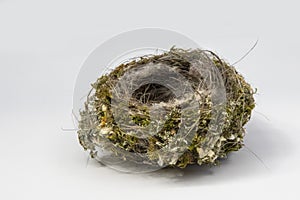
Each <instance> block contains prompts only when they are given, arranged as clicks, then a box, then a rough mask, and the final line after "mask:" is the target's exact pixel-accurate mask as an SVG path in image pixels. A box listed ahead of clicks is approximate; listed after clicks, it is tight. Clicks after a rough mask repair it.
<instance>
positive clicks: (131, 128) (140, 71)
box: [78, 48, 255, 168]
mask: <svg viewBox="0 0 300 200" xmlns="http://www.w3.org/2000/svg"><path fill="white" fill-rule="evenodd" d="M254 93H255V91H254V90H253V89H252V88H251V86H250V85H249V84H248V83H247V82H246V81H245V80H244V78H243V77H242V76H241V75H240V74H239V73H238V72H237V71H236V70H235V68H234V67H233V66H230V65H229V64H228V63H226V62H225V61H224V60H222V59H220V58H219V57H218V56H217V55H216V54H214V53H213V52H210V51H204V50H200V49H194V50H183V49H178V48H171V49H170V50H169V51H167V52H164V53H162V54H159V55H145V56H143V57H139V58H134V59H131V60H129V61H127V62H125V63H123V64H121V65H119V66H117V67H116V68H115V69H114V70H112V71H111V72H109V73H106V74H104V75H102V76H101V77H99V78H98V80H97V81H96V82H95V83H93V84H92V90H91V93H90V94H89V95H88V97H87V100H86V102H85V105H84V108H83V109H82V110H81V111H80V120H79V130H78V137H79V141H80V144H81V145H82V146H83V148H84V149H85V150H88V151H89V152H90V155H91V157H92V158H96V159H97V160H99V161H103V162H104V163H106V164H107V163H108V165H109V164H111V165H116V164H118V163H122V162H123V163H124V162H127V163H128V162H129V163H130V165H133V164H134V165H139V164H141V165H146V166H150V167H151V166H153V167H167V166H177V167H180V168H185V167H186V166H187V165H189V164H199V165H202V164H213V165H215V164H217V163H218V161H219V158H225V157H226V156H227V154H228V153H229V152H232V151H237V150H239V149H240V148H241V147H242V146H243V138H244V133H245V129H244V125H245V124H246V123H247V122H248V121H249V119H250V116H251V111H252V110H253V108H254V106H255V102H254V98H253V94H254Z"/></svg>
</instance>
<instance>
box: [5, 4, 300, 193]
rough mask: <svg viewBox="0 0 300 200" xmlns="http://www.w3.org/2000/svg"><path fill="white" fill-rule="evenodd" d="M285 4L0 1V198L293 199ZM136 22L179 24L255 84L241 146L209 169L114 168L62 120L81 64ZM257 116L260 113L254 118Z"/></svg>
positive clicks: (293, 44)
mask: <svg viewBox="0 0 300 200" xmlns="http://www.w3.org/2000/svg"><path fill="white" fill-rule="evenodd" d="M298 9H299V3H298V2H297V1H282V2H281V3H278V2H274V1H264V2H262V1H248V2H242V1H223V2H219V3H216V2H215V3H210V1H205V2H200V1H194V2H192V1H184V2H182V3H176V2H175V1H156V0H153V1H149V2H144V3H142V2H141V1H119V2H117V1H109V2H103V3H101V2H100V1H58V0H52V1H37V0H35V1H34V0H28V1H20V0H19V1H17V0H0V81H1V82H0V83H1V84H0V91H1V100H0V102H1V104H0V109H1V115H0V120H1V121H0V122H1V130H0V134H1V141H0V150H1V151H0V157H1V165H0V198H1V199H42V198H43V199H54V198H55V199H106V198H109V197H112V198H113V199H152V198H155V199H158V198H159V199H160V198H162V197H164V198H171V199H187V198H195V199H201V198H209V199H253V198H261V199H263V198H268V199H282V198H284V199H299V197H300V195H299V192H298V185H299V179H300V170H299V167H300V157H299V155H298V154H299V153H300V148H299V146H298V144H299V142H300V141H299V140H300V137H299V135H298V134H299V126H298V124H299V123H298V120H299V117H298V113H299V111H300V106H299V103H298V102H299V100H300V95H299V94H298V91H299V89H300V84H299V78H298V76H299V75H298V72H299V64H298V63H299V46H300V40H299V38H298V37H299V35H300V29H299V26H298V23H297V21H298V19H299V17H300V14H299V12H298ZM140 27H161V28H168V29H172V30H176V31H179V32H181V33H183V34H185V35H187V36H189V37H191V38H192V39H193V40H195V41H196V42H198V43H199V44H200V45H202V46H203V47H204V48H208V49H211V50H214V51H216V52H217V53H219V54H220V55H221V56H222V57H225V58H226V59H227V60H228V61H229V62H231V63H233V62H234V61H236V60H238V59H239V58H240V57H241V56H242V55H243V54H244V53H245V52H246V51H247V50H248V49H249V48H250V47H251V45H252V44H253V43H254V42H255V40H256V39H257V38H259V44H258V46H257V47H256V48H255V50H254V51H253V52H252V53H251V54H250V55H249V56H248V57H247V58H246V59H244V60H243V61H242V62H240V63H239V64H237V68H238V70H239V71H240V72H242V74H243V75H244V76H245V77H246V79H247V80H248V81H249V82H250V83H251V84H252V85H253V86H254V87H257V88H258V91H259V94H258V95H256V100H257V107H256V109H255V110H256V112H254V115H253V118H252V120H251V122H250V123H249V124H248V125H247V132H248V134H247V136H246V146H247V147H248V148H249V149H251V150H252V151H253V152H255V153H256V154H257V155H258V156H259V158H260V159H261V160H262V162H263V163H262V162H261V161H260V160H259V159H258V158H256V157H255V156H254V154H252V153H250V152H249V150H247V149H246V148H244V149H243V150H241V151H240V152H237V153H233V154H231V156H230V158H229V159H228V160H226V161H224V162H222V165H221V167H214V168H206V167H200V168H199V167H190V168H188V169H187V170H185V171H177V170H165V171H162V172H157V173H154V174H145V175H137V174H135V175H132V174H121V173H118V172H115V171H113V170H110V169H108V168H106V167H101V166H100V165H99V164H97V163H95V162H93V161H89V162H88V164H87V156H86V154H85V153H83V150H82V148H81V147H80V145H79V144H78V141H77V137H76V134H75V132H67V133H66V132H63V131H61V126H62V127H64V128H73V127H72V122H71V108H72V93H73V86H74V83H75V79H76V76H77V73H78V72H79V69H80V66H81V63H82V62H83V61H84V59H85V58H86V57H87V55H88V53H89V52H90V51H91V50H92V49H93V48H95V47H96V46H97V45H98V44H100V43H101V42H103V41H105V40H106V39H108V38H110V37H111V36H112V35H115V34H118V33H120V32H123V31H126V30H131V29H135V28H140ZM258 112H259V113H263V114H264V115H266V116H267V117H268V119H269V120H267V119H265V117H263V116H262V115H261V114H259V113H258Z"/></svg>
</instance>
